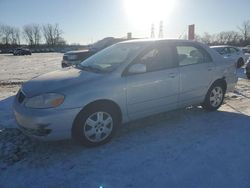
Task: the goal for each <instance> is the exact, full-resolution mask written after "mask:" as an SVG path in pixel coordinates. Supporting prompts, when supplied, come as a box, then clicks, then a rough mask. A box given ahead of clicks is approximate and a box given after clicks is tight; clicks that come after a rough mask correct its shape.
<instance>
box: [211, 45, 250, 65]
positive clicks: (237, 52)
mask: <svg viewBox="0 0 250 188" xmlns="http://www.w3.org/2000/svg"><path fill="white" fill-rule="evenodd" d="M211 48H212V49H214V50H215V51H217V52H218V53H219V54H220V55H222V56H223V57H224V58H228V59H231V60H233V61H235V63H236V67H237V68H240V67H242V66H243V65H244V64H245V62H246V61H247V57H246V56H245V54H244V52H243V51H242V50H241V49H240V48H237V47H234V46H228V45H224V46H211Z"/></svg>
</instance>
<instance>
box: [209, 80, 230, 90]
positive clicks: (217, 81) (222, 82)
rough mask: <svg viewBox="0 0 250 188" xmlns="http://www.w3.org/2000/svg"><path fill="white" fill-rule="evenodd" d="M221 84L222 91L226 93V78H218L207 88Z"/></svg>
mask: <svg viewBox="0 0 250 188" xmlns="http://www.w3.org/2000/svg"><path fill="white" fill-rule="evenodd" d="M218 83H219V84H222V86H223V89H224V92H225V93H226V91H227V81H226V77H225V76H223V77H222V78H218V79H217V80H215V81H214V82H213V83H212V84H211V85H210V87H209V88H211V86H213V85H215V84H218Z"/></svg>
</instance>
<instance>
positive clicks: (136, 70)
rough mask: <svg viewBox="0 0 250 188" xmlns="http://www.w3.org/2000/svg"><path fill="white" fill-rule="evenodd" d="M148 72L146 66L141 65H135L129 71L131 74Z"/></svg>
mask: <svg viewBox="0 0 250 188" xmlns="http://www.w3.org/2000/svg"><path fill="white" fill-rule="evenodd" d="M146 71H147V68H146V65H144V64H141V63H138V64H134V65H132V66H131V67H129V69H128V73H129V74H139V73H145V72H146Z"/></svg>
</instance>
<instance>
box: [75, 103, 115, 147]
mask: <svg viewBox="0 0 250 188" xmlns="http://www.w3.org/2000/svg"><path fill="white" fill-rule="evenodd" d="M118 125H119V118H118V116H117V115H116V112H115V109H113V108H107V107H105V106H104V105H93V106H90V107H89V108H88V109H86V110H82V111H81V112H80V113H79V114H78V115H77V117H76V119H75V122H74V125H73V127H72V137H73V139H75V140H76V141H77V142H78V143H80V144H83V145H85V146H87V147H95V146H99V145H102V144H105V143H107V142H109V141H110V140H111V138H112V137H113V136H114V134H115V132H116V130H117V127H118Z"/></svg>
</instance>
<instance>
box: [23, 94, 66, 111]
mask: <svg viewBox="0 0 250 188" xmlns="http://www.w3.org/2000/svg"><path fill="white" fill-rule="evenodd" d="M63 101H64V96H63V95H61V94H57V93H45V94H42V95H38V96H35V97H32V98H26V102H25V106H26V107H29V108H54V107H57V106H59V105H60V104H62V103H63Z"/></svg>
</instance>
